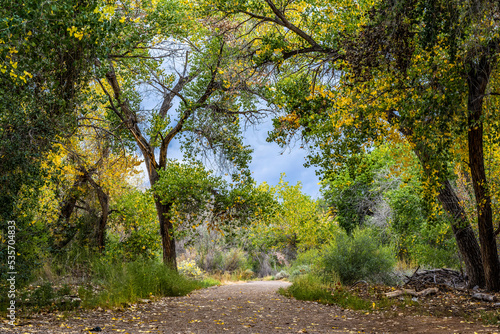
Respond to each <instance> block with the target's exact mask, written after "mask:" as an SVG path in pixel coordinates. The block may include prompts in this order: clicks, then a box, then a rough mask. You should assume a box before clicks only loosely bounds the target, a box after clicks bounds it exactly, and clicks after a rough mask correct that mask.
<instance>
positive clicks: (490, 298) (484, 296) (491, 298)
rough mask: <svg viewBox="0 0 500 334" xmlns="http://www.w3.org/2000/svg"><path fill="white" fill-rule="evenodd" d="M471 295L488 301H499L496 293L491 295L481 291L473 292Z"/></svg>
mask: <svg viewBox="0 0 500 334" xmlns="http://www.w3.org/2000/svg"><path fill="white" fill-rule="evenodd" d="M471 297H472V298H474V299H479V300H484V301H486V302H496V301H497V297H495V296H494V295H489V294H487V293H481V292H476V293H473V294H472V296H471Z"/></svg>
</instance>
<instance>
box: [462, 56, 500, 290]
mask: <svg viewBox="0 0 500 334" xmlns="http://www.w3.org/2000/svg"><path fill="white" fill-rule="evenodd" d="M468 65H469V68H470V70H469V73H468V75H467V84H468V88H469V96H468V103H467V109H468V117H467V121H468V127H469V128H468V130H469V131H468V144H469V166H470V170H471V177H472V185H473V188H474V195H475V197H476V210H477V217H478V218H477V220H478V221H477V223H478V229H479V241H480V243H481V255H482V258H483V266H484V274H485V278H486V288H487V289H488V290H490V291H500V261H499V259H498V251H497V244H496V239H495V230H494V228H493V211H492V208H491V197H490V194H489V190H488V180H487V179H486V172H485V166H484V153H483V123H482V122H483V120H482V116H483V114H482V111H483V99H484V93H485V91H486V87H487V85H488V81H489V76H490V74H491V66H490V64H489V60H488V59H487V57H486V56H483V57H481V58H480V59H479V61H478V62H473V61H469V63H468Z"/></svg>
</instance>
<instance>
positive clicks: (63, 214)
mask: <svg viewBox="0 0 500 334" xmlns="http://www.w3.org/2000/svg"><path fill="white" fill-rule="evenodd" d="M86 182H87V178H86V177H85V176H84V175H83V174H79V175H78V177H77V178H76V180H75V182H73V185H72V186H71V188H70V189H69V190H68V196H67V197H66V198H65V199H64V201H63V203H62V206H61V209H60V211H59V217H58V222H57V225H56V228H59V227H62V228H63V229H68V228H72V229H73V231H71V232H70V233H68V234H67V235H66V237H65V238H64V239H63V240H62V241H60V242H58V243H57V244H55V245H54V248H55V249H57V250H60V249H63V248H64V247H65V246H66V245H67V244H69V243H70V242H71V240H73V238H74V236H75V235H76V233H77V231H78V230H77V228H76V227H75V226H70V219H71V216H72V215H73V211H74V210H75V206H76V202H77V201H78V198H79V197H80V195H79V191H78V188H80V187H81V186H83V185H84V184H85V183H86Z"/></svg>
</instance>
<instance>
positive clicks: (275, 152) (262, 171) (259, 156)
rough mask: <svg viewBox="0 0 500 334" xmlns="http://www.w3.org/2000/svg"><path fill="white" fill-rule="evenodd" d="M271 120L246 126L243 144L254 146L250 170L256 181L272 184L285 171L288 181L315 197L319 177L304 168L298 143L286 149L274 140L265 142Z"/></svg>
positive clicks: (301, 150)
mask: <svg viewBox="0 0 500 334" xmlns="http://www.w3.org/2000/svg"><path fill="white" fill-rule="evenodd" d="M271 128H272V124H271V122H270V121H268V122H266V123H263V124H260V125H258V126H256V128H255V129H247V131H246V133H245V143H246V144H248V145H250V146H251V147H252V148H253V149H254V153H253V159H252V163H251V165H250V169H251V171H252V172H253V174H252V175H253V177H254V179H255V180H256V181H257V183H261V182H264V181H265V182H267V183H269V184H271V185H275V184H277V183H278V181H279V179H280V174H281V173H285V174H286V181H288V182H289V183H290V184H296V183H297V182H298V181H300V182H301V183H302V191H303V192H304V193H306V194H308V195H310V196H312V197H313V198H318V197H319V196H320V193H319V185H318V182H319V179H318V177H317V176H316V174H315V172H314V168H311V167H310V168H305V167H304V162H305V161H306V160H305V156H306V151H305V150H303V149H300V148H299V145H297V146H296V147H293V148H289V149H285V150H283V149H281V148H280V147H279V146H278V145H277V144H275V143H268V142H266V138H267V132H268V131H269V130H271Z"/></svg>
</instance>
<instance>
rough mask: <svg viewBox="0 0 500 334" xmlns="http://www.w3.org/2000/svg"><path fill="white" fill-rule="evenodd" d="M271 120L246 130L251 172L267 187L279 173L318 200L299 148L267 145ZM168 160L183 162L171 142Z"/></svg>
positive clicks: (310, 171) (312, 174)
mask: <svg viewBox="0 0 500 334" xmlns="http://www.w3.org/2000/svg"><path fill="white" fill-rule="evenodd" d="M271 128H272V124H271V120H270V119H268V120H267V121H266V122H264V123H262V124H259V125H256V126H255V127H252V128H248V129H247V130H246V131H245V140H244V142H245V144H247V145H250V146H251V147H252V149H253V150H254V152H253V156H252V163H251V164H250V170H251V171H252V172H253V174H252V176H253V178H254V179H255V181H256V182H257V183H262V182H267V183H268V184H270V185H276V184H278V182H279V179H280V174H281V173H285V174H286V179H285V180H286V181H288V182H289V183H290V184H292V185H295V184H296V183H297V182H299V181H300V182H301V183H302V191H303V192H304V193H306V194H308V195H310V196H312V197H313V198H318V197H319V196H320V193H319V185H318V182H319V179H318V177H317V176H316V174H315V172H314V168H305V167H304V163H305V161H306V160H305V156H306V151H305V150H303V149H300V148H299V147H298V146H296V147H293V148H289V149H285V150H283V149H282V148H280V147H279V146H278V145H277V144H275V143H268V142H266V138H267V132H268V131H269V130H271ZM168 158H169V159H177V160H182V159H183V157H182V152H181V151H180V145H179V143H178V142H177V141H176V140H175V139H174V141H173V142H172V143H171V145H170V147H169V150H168ZM141 168H142V169H143V170H144V183H143V186H145V187H149V180H148V179H147V174H146V172H145V165H144V163H143V164H142V166H141Z"/></svg>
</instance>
